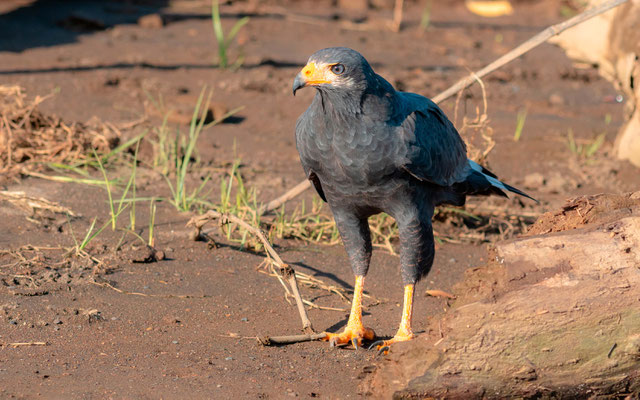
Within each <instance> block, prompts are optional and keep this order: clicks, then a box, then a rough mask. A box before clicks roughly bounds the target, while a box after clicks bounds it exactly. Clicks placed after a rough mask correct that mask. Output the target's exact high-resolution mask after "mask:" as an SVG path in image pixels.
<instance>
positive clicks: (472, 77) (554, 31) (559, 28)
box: [265, 0, 629, 212]
mask: <svg viewBox="0 0 640 400" xmlns="http://www.w3.org/2000/svg"><path fill="white" fill-rule="evenodd" d="M627 1H629V0H611V1H608V2H605V3H602V4H600V5H598V6H596V7H593V8H590V9H588V10H586V11H583V12H582V13H580V14H578V15H576V16H574V17H573V18H570V19H568V20H566V21H564V22H561V23H558V24H555V25H551V26H550V27H548V28H547V29H545V30H543V31H542V32H540V33H538V34H537V35H535V36H533V37H532V38H531V39H529V40H527V41H526V42H524V43H522V44H521V45H520V46H518V47H516V48H515V49H513V50H511V51H510V52H508V53H507V54H505V55H503V56H502V57H500V58H498V59H497V60H495V61H494V62H492V63H491V64H489V65H487V66H486V67H484V68H482V69H481V70H479V71H477V72H474V73H471V74H469V75H468V76H466V77H465V78H462V79H460V80H459V81H458V82H456V83H455V84H454V85H453V86H451V87H450V88H448V89H447V90H445V91H444V92H441V93H439V94H437V95H436V96H435V97H433V98H432V99H431V100H433V102H434V103H441V102H442V101H444V100H446V99H448V98H449V97H451V96H453V95H454V94H456V93H458V92H459V91H461V90H463V89H465V88H467V87H468V86H470V85H471V84H472V83H473V82H476V80H477V79H478V78H482V77H483V76H485V75H488V74H489V73H491V72H493V71H495V70H496V69H498V68H500V67H502V66H504V65H505V64H508V63H510V62H511V61H513V60H515V59H516V58H518V57H520V56H521V55H523V54H525V53H527V52H529V51H530V50H532V49H534V48H536V47H538V46H539V45H541V44H542V43H544V42H546V41H547V40H549V39H551V38H552V37H553V36H556V35H558V34H560V33H561V32H563V31H565V30H567V29H569V28H571V27H573V26H576V25H578V24H580V23H582V22H584V21H587V20H588V19H591V18H593V17H595V16H596V15H600V14H602V13H604V12H606V11H608V10H610V9H612V8H614V7H617V6H619V5H620V4H623V3H626V2H627ZM309 187H311V185H310V184H309V181H308V180H306V179H305V180H304V181H302V182H300V183H299V184H297V185H296V186H295V187H294V188H293V189H291V190H289V191H288V192H287V193H285V194H284V195H282V196H280V197H278V198H277V199H275V200H273V201H271V202H270V203H269V204H268V205H267V207H266V208H265V212H267V211H270V210H273V209H275V208H278V207H280V206H281V205H282V204H283V203H284V202H286V201H288V200H291V199H293V198H294V197H296V196H298V195H300V194H301V193H303V192H304V191H305V190H307V189H308V188H309ZM272 203H273V204H276V206H275V207H273V208H270V207H269V205H271V204H272Z"/></svg>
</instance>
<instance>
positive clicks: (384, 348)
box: [369, 330, 416, 355]
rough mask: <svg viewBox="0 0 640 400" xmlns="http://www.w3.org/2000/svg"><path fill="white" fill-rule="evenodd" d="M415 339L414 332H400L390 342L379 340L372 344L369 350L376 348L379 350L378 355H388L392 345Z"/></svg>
mask: <svg viewBox="0 0 640 400" xmlns="http://www.w3.org/2000/svg"><path fill="white" fill-rule="evenodd" d="M415 337H416V335H414V334H413V332H411V331H408V330H407V331H405V330H401V331H398V333H396V335H395V336H394V337H392V338H391V339H389V340H378V341H377V342H374V343H372V344H371V346H369V350H371V349H373V348H374V347H375V348H376V350H378V355H380V354H387V353H388V352H389V349H390V348H391V345H392V344H394V343H398V342H407V341H409V340H412V339H413V338H415Z"/></svg>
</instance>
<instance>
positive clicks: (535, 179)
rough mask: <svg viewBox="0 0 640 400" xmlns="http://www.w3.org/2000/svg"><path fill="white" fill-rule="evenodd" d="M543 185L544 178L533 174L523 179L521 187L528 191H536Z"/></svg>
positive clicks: (538, 174) (539, 174)
mask: <svg viewBox="0 0 640 400" xmlns="http://www.w3.org/2000/svg"><path fill="white" fill-rule="evenodd" d="M542 185H544V176H543V175H542V174H541V173H539V172H534V173H532V174H529V175H527V176H525V177H524V183H523V186H524V187H526V188H528V189H538V188H539V187H541V186H542Z"/></svg>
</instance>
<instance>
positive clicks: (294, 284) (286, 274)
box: [187, 210, 315, 334]
mask: <svg viewBox="0 0 640 400" xmlns="http://www.w3.org/2000/svg"><path fill="white" fill-rule="evenodd" d="M214 220H218V221H220V224H223V225H226V224H228V223H229V222H233V223H235V224H238V225H240V226H242V227H243V228H244V229H246V230H247V231H249V232H251V233H252V234H253V235H255V236H256V237H257V238H258V239H259V240H260V241H261V242H262V244H263V245H264V248H265V250H266V252H267V256H268V257H269V258H271V259H272V260H273V261H274V262H275V264H276V265H277V266H278V268H279V269H280V274H281V275H282V277H283V278H284V279H287V280H288V281H289V285H290V286H291V290H292V292H293V296H294V297H295V299H296V304H297V306H298V312H299V313H300V319H301V320H302V330H303V331H304V332H306V333H309V334H311V333H314V332H315V331H314V330H313V326H312V324H311V320H309V317H308V316H307V311H306V310H305V308H304V303H303V301H302V297H301V296H300V291H299V290H298V281H297V280H296V274H295V271H294V270H293V268H291V266H290V265H288V264H285V263H284V262H283V261H282V259H281V258H280V256H279V255H278V253H276V251H275V250H274V249H273V246H271V243H269V240H268V239H267V236H266V235H265V234H264V232H262V230H261V229H259V228H256V227H254V226H251V225H249V224H248V223H247V222H245V221H243V220H242V219H241V218H238V217H236V216H235V215H232V214H223V213H221V212H218V211H213V210H210V211H207V212H206V213H205V214H203V215H200V216H197V217H193V218H191V220H189V222H188V223H187V226H193V227H195V228H196V232H195V235H194V239H197V238H198V237H200V234H201V232H202V227H203V226H204V225H205V224H206V223H207V222H209V221H214Z"/></svg>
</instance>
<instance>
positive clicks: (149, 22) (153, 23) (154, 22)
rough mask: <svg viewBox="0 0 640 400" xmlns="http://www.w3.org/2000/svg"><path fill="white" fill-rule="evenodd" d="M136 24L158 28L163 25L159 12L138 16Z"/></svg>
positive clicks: (146, 27)
mask: <svg viewBox="0 0 640 400" xmlns="http://www.w3.org/2000/svg"><path fill="white" fill-rule="evenodd" d="M138 25H139V26H140V27H141V28H145V29H160V28H162V27H163V26H164V20H163V19H162V16H160V15H159V14H148V15H143V16H142V17H140V18H138Z"/></svg>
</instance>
